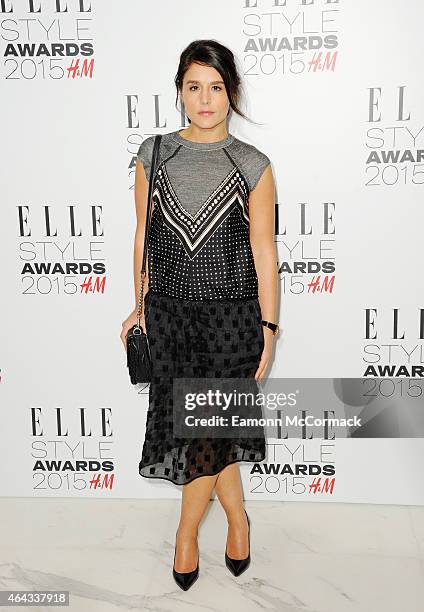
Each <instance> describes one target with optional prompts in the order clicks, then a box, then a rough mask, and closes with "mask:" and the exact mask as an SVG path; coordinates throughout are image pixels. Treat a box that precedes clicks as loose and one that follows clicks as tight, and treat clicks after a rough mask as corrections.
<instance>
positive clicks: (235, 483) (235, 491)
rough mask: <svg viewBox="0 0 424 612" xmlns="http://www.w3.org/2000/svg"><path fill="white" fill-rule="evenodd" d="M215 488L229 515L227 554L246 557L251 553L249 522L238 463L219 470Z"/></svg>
mask: <svg viewBox="0 0 424 612" xmlns="http://www.w3.org/2000/svg"><path fill="white" fill-rule="evenodd" d="M215 490H216V494H217V495H218V499H219V501H220V502H221V504H222V507H223V508H224V510H225V514H226V515H227V521H228V538H227V554H228V556H229V557H231V558H232V559H245V558H246V557H247V555H248V554H249V539H248V523H247V517H246V513H245V511H244V505H243V489H242V486H241V479H240V470H239V466H238V463H231V464H230V465H227V466H226V467H225V468H224V469H223V470H221V471H220V472H219V474H218V478H217V481H216V484H215Z"/></svg>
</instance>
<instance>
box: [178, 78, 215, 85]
mask: <svg viewBox="0 0 424 612" xmlns="http://www.w3.org/2000/svg"><path fill="white" fill-rule="evenodd" d="M187 83H200V81H194V80H193V79H190V81H187ZM218 83H219V84H221V85H223V84H224V81H210V83H209V84H210V85H217V84H218Z"/></svg>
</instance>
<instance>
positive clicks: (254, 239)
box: [249, 164, 278, 336]
mask: <svg viewBox="0 0 424 612" xmlns="http://www.w3.org/2000/svg"><path fill="white" fill-rule="evenodd" d="M249 217H250V242H251V245H252V251H253V257H254V260H255V268H256V272H257V275H258V285H259V287H258V294H259V303H260V305H261V311H262V318H263V319H264V320H265V321H271V323H278V320H277V287H278V271H277V253H276V248H275V242H274V240H275V183H274V177H273V174H272V169H271V165H270V164H269V165H268V166H267V167H266V168H265V170H264V172H263V173H262V176H261V178H260V179H259V181H258V184H257V185H256V187H255V189H254V190H253V191H251V192H250V195H249ZM264 331H265V333H266V334H269V335H271V336H272V331H271V330H270V329H269V328H267V327H265V328H264Z"/></svg>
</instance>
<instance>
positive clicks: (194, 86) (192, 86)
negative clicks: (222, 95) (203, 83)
mask: <svg viewBox="0 0 424 612" xmlns="http://www.w3.org/2000/svg"><path fill="white" fill-rule="evenodd" d="M196 87H197V85H191V87H189V90H190V91H193V88H196ZM213 87H217V88H218V91H221V89H222V87H220V86H219V85H213Z"/></svg>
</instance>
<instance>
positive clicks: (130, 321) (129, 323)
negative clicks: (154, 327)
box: [119, 307, 146, 351]
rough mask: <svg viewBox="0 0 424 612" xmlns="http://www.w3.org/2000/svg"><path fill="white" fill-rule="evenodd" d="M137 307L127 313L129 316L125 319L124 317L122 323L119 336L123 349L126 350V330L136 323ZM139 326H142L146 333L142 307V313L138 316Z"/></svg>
mask: <svg viewBox="0 0 424 612" xmlns="http://www.w3.org/2000/svg"><path fill="white" fill-rule="evenodd" d="M137 310H138V307H137V308H134V310H133V311H132V312H131V314H130V315H129V317H128V318H127V319H125V321H124V322H123V323H122V332H121V335H120V336H119V337H120V338H121V340H122V344H123V345H124V349H125V351H126V350H127V333H128V330H129V329H131V327H132V326H133V325H136V323H137ZM140 327H141V328H142V330H143V332H144V333H146V323H145V320H144V308H143V314H142V316H141V317H140Z"/></svg>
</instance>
